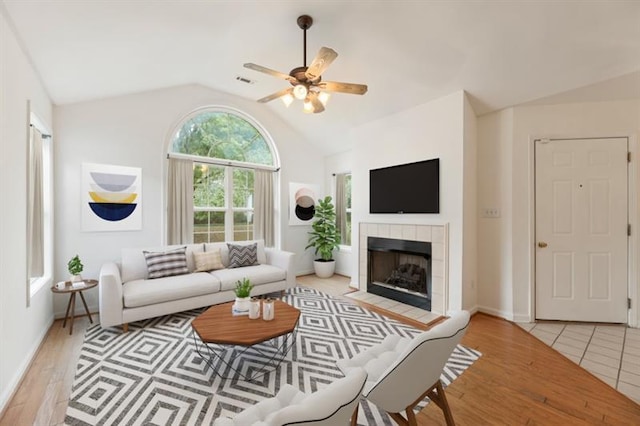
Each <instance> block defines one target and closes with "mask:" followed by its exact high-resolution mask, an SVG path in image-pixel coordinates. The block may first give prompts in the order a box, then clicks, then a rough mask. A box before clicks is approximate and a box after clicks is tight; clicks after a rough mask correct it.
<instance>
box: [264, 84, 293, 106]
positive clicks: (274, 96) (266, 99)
mask: <svg viewBox="0 0 640 426" xmlns="http://www.w3.org/2000/svg"><path fill="white" fill-rule="evenodd" d="M292 93H293V87H290V88H288V89H284V90H281V91H279V92H276V93H273V94H271V95H269V96H265V97H264V98H262V99H258V102H260V103H261V104H264V103H267V102H269V101H272V100H274V99H278V98H281V97H283V96H284V95H286V94H292Z"/></svg>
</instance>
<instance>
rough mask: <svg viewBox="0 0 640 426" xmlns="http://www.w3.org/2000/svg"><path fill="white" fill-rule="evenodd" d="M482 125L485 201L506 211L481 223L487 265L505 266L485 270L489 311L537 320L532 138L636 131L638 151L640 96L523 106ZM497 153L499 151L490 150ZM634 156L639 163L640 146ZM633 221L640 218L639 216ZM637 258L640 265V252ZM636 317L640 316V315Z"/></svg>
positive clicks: (487, 119) (482, 191)
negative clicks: (534, 282) (534, 295)
mask: <svg viewBox="0 0 640 426" xmlns="http://www.w3.org/2000/svg"><path fill="white" fill-rule="evenodd" d="M479 129H480V130H479V146H480V150H481V152H482V154H481V167H480V170H479V175H478V178H479V187H480V188H481V189H480V199H479V205H480V206H487V207H489V206H490V207H499V208H500V209H501V212H502V217H501V218H500V219H499V220H496V219H486V220H482V221H481V223H480V229H479V235H480V236H481V238H482V242H481V243H480V244H479V247H481V248H482V249H481V250H479V251H480V263H481V264H482V263H483V262H484V261H485V260H486V261H487V262H488V263H489V264H496V260H497V259H500V258H503V259H502V260H501V261H500V265H497V264H496V265H495V266H499V271H496V270H494V271H491V270H490V266H483V267H482V268H481V269H480V293H481V295H480V296H479V298H480V302H481V305H482V306H485V307H486V308H488V309H489V310H495V311H499V312H504V313H505V314H506V315H505V316H506V317H507V318H510V317H511V318H513V319H515V320H516V321H529V320H532V319H533V310H532V300H531V299H532V294H533V279H534V278H533V268H534V264H533V260H534V259H533V255H534V253H533V249H534V243H535V241H534V239H533V237H534V234H533V224H532V221H533V219H534V218H533V207H534V206H533V194H532V190H533V185H532V178H533V149H532V140H533V139H534V138H538V137H607V136H632V140H633V141H634V143H633V144H632V151H633V150H637V135H638V133H639V132H640V100H638V99H635V100H625V101H611V102H589V103H575V104H562V105H545V106H522V107H516V108H513V109H512V111H506V112H505V111H501V112H497V113H493V114H489V115H487V116H483V117H481V118H480V119H479ZM509 145H511V146H510V147H509ZM485 150H486V151H485ZM509 150H511V156H510V158H509V159H507V160H506V161H505V158H504V156H508V155H509ZM491 152H493V153H495V154H496V156H495V157H492V156H490V155H489V153H491ZM634 155H635V156H634V158H635V159H636V161H638V160H637V159H638V155H637V151H636V152H635V153H634ZM509 163H511V164H509ZM635 167H636V169H637V166H635ZM502 180H505V181H507V182H508V181H510V184H504V183H503V184H501V183H500V182H502ZM496 183H497V184H496ZM638 189H640V184H638V182H637V174H636V193H635V194H632V198H634V199H637V198H638V193H637V190H638ZM488 204H497V205H488ZM631 220H632V221H633V220H635V221H637V220H638V218H631ZM494 231H497V232H498V234H497V235H498V238H491V235H493V232H494ZM503 231H510V232H511V233H512V242H511V244H509V241H508V238H507V237H506V236H504V235H502V232H503ZM635 238H636V239H637V236H636V237H635ZM509 252H511V253H512V255H511V256H509ZM632 262H633V263H634V268H635V270H637V265H638V255H637V254H635V256H634V257H633V258H632ZM509 271H511V276H509ZM509 287H511V289H509ZM633 290H635V291H637V289H633ZM510 292H512V295H513V302H512V308H511V312H509V302H508V300H506V298H507V297H508V295H509V293H510ZM632 322H637V319H636V320H635V321H633V320H632Z"/></svg>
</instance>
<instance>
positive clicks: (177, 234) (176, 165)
mask: <svg viewBox="0 0 640 426" xmlns="http://www.w3.org/2000/svg"><path fill="white" fill-rule="evenodd" d="M168 174H169V191H168V200H167V243H168V244H190V243H192V242H193V161H191V160H182V159H176V158H170V159H169V173H168Z"/></svg>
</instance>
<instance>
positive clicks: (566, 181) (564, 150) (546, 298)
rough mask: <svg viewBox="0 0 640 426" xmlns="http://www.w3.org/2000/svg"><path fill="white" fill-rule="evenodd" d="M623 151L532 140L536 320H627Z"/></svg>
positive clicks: (590, 142) (582, 142) (622, 142)
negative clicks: (533, 147)
mask: <svg viewBox="0 0 640 426" xmlns="http://www.w3.org/2000/svg"><path fill="white" fill-rule="evenodd" d="M627 150H628V148H627V139H626V138H616V139H579V140H554V141H537V142H536V145H535V161H536V163H535V164H536V318H537V319H549V320H565V321H595V322H617V323H626V322H627V261H628V260H627V224H628V220H627V203H628V201H627Z"/></svg>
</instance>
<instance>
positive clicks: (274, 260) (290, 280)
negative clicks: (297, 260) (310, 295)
mask: <svg viewBox="0 0 640 426" xmlns="http://www.w3.org/2000/svg"><path fill="white" fill-rule="evenodd" d="M264 251H265V254H266V255H267V263H268V264H269V265H273V266H277V267H278V268H282V269H284V270H285V271H287V288H293V287H295V286H296V274H295V272H293V256H295V254H294V253H291V252H289V251H283V250H278V249H275V248H272V247H265V249H264Z"/></svg>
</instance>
